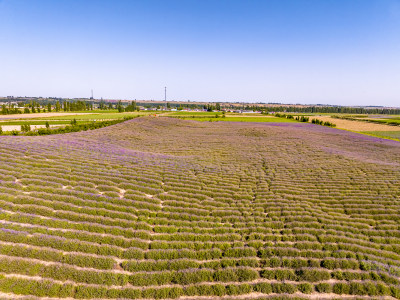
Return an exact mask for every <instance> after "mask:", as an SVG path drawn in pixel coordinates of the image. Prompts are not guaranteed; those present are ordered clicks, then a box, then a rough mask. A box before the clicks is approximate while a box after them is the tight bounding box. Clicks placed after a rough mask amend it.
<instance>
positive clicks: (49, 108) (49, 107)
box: [47, 103, 51, 112]
mask: <svg viewBox="0 0 400 300" xmlns="http://www.w3.org/2000/svg"><path fill="white" fill-rule="evenodd" d="M47 111H48V112H51V103H48V104H47Z"/></svg>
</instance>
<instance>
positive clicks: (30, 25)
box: [0, 0, 400, 106]
mask: <svg viewBox="0 0 400 300" xmlns="http://www.w3.org/2000/svg"><path fill="white" fill-rule="evenodd" d="M399 32H400V1H399V0H354V1H344V0H338V1H330V0H327V1H318V0H299V1H290V0H270V1H261V0H252V1H244V0H243V1H237V0H219V1H212V0H187V1H183V0H181V1H179V0H168V1H165V0H164V1H163V0H148V1H122V0H120V1H102V0H98V1H94V0H88V1H78V0H59V1H51V0H38V1H30V0H0V41H1V44H2V47H1V48H0V55H1V61H0V70H1V72H0V82H1V83H0V95H1V96H7V95H13V96H43V97H49V96H56V97H71V98H73V97H89V96H90V90H91V89H93V90H94V91H95V97H96V98H100V97H103V98H114V99H156V100H161V99H163V97H164V90H163V88H164V86H167V87H168V99H170V100H191V101H196V100H197V101H241V102H242V101H245V102H281V103H302V104H316V103H321V104H335V105H384V106H400V84H399V83H400V56H399V53H400V34H399Z"/></svg>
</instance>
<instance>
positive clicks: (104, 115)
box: [38, 112, 154, 121]
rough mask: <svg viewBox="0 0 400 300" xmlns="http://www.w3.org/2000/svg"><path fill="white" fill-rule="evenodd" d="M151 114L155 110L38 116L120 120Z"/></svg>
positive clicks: (61, 118) (55, 118)
mask: <svg viewBox="0 0 400 300" xmlns="http://www.w3.org/2000/svg"><path fill="white" fill-rule="evenodd" d="M150 114H154V112H123V113H119V112H101V113H97V112H95V113H90V114H87V115H73V114H71V115H70V116H59V117H57V116H54V117H46V118H38V119H39V120H73V119H76V120H77V121H78V120H86V121H89V120H118V119H123V118H124V117H136V116H147V115H150Z"/></svg>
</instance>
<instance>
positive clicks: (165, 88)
mask: <svg viewBox="0 0 400 300" xmlns="http://www.w3.org/2000/svg"><path fill="white" fill-rule="evenodd" d="M164 101H165V110H167V87H164Z"/></svg>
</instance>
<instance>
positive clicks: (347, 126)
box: [310, 116, 400, 131]
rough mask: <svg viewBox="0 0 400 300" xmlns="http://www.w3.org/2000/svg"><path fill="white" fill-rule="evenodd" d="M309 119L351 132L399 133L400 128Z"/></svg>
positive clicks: (324, 118) (330, 119)
mask: <svg viewBox="0 0 400 300" xmlns="http://www.w3.org/2000/svg"><path fill="white" fill-rule="evenodd" d="M311 119H318V120H322V121H324V122H325V121H328V122H331V123H333V124H336V128H340V129H346V130H351V131H400V126H390V125H385V124H374V123H367V122H361V121H351V120H342V119H335V118H332V117H328V116H316V117H315V118H314V117H310V120H311Z"/></svg>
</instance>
